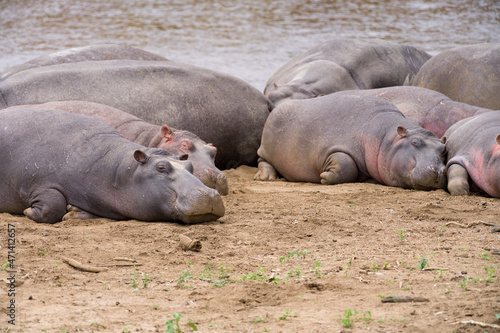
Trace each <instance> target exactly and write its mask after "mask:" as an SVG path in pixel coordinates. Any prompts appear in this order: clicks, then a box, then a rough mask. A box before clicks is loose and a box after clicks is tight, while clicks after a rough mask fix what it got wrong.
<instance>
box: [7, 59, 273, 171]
mask: <svg viewBox="0 0 500 333" xmlns="http://www.w3.org/2000/svg"><path fill="white" fill-rule="evenodd" d="M68 100H81V101H89V102H95V103H100V104H105V105H109V106H112V107H115V108H117V109H119V110H122V111H125V112H128V113H130V114H132V115H134V116H136V117H139V118H140V119H143V120H145V121H147V122H149V123H152V124H156V125H162V124H169V125H170V126H172V127H174V128H180V129H183V130H187V131H190V132H192V133H195V134H196V135H198V136H199V137H200V138H201V139H202V140H204V141H205V142H209V143H212V144H213V145H214V146H215V147H217V149H218V153H217V156H216V158H215V164H216V166H217V167H218V168H219V169H228V168H232V167H236V166H238V165H241V164H248V165H253V164H255V165H256V163H257V149H258V147H259V144H260V138H261V134H262V128H263V126H264V123H265V120H266V119H267V116H268V115H269V111H270V110H271V108H272V104H271V103H270V101H269V100H268V99H267V98H266V97H265V96H264V95H263V94H262V93H260V92H259V91H258V90H257V89H255V88H253V87H252V86H250V85H249V84H247V83H245V82H243V81H242V80H239V79H237V78H235V77H232V76H229V75H226V74H222V73H218V72H215V71H211V70H208V69H203V68H199V67H196V66H191V65H185V64H181V63H175V62H172V61H140V60H107V61H85V62H76V63H66V64H56V65H52V66H44V67H37V68H31V69H27V70H23V71H21V72H18V73H16V74H14V75H12V76H10V77H8V78H7V79H5V80H3V81H0V107H3V108H5V107H8V106H15V105H26V104H40V103H46V102H50V101H68Z"/></svg>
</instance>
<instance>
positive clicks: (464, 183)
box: [445, 111, 500, 198]
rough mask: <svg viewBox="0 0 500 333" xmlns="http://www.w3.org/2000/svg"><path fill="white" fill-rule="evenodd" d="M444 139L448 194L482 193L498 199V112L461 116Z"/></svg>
mask: <svg viewBox="0 0 500 333" xmlns="http://www.w3.org/2000/svg"><path fill="white" fill-rule="evenodd" d="M445 138H446V150H447V152H448V162H447V163H446V169H447V173H448V191H449V192H450V194H452V195H468V194H470V192H482V193H487V194H489V195H490V196H492V197H496V198H500V173H499V170H500V112H497V111H492V112H485V113H481V114H478V115H476V116H473V117H470V118H467V119H463V120H461V121H459V122H457V123H456V124H454V125H453V126H451V127H450V128H449V129H448V130H447V131H446V133H445Z"/></svg>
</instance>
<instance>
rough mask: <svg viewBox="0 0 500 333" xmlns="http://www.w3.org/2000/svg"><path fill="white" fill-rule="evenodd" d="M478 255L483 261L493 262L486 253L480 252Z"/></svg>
mask: <svg viewBox="0 0 500 333" xmlns="http://www.w3.org/2000/svg"><path fill="white" fill-rule="evenodd" d="M479 255H480V256H481V258H483V259H484V260H493V258H492V257H490V256H489V255H488V252H486V251H483V252H481V253H480V254H479Z"/></svg>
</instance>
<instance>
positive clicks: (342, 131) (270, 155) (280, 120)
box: [255, 93, 446, 190]
mask: <svg viewBox="0 0 500 333" xmlns="http://www.w3.org/2000/svg"><path fill="white" fill-rule="evenodd" d="M444 152H445V146H444V144H443V143H442V141H441V140H439V139H438V138H436V137H435V136H434V135H433V134H432V133H431V132H430V131H428V130H426V129H423V128H421V127H420V126H418V125H416V124H415V123H414V122H412V121H410V120H408V119H406V118H405V117H404V116H403V114H402V113H401V112H400V111H399V110H398V109H397V108H396V107H395V106H394V105H392V104H391V103H389V102H387V101H384V100H383V99H381V98H375V97H368V96H350V95H339V94H336V93H335V94H331V95H326V96H322V97H317V98H313V99H304V100H293V101H287V102H283V103H281V104H280V105H278V106H277V107H276V108H275V109H274V110H273V112H271V115H270V116H269V118H268V119H267V122H266V125H265V126H264V132H263V134H262V143H261V146H260V148H259V150H258V154H259V157H260V159H259V170H258V172H257V174H256V175H255V179H258V180H268V179H276V178H277V172H278V173H280V174H281V175H282V176H283V177H285V178H286V179H287V180H289V181H299V182H313V183H322V184H339V183H349V182H358V181H366V180H375V181H376V182H378V183H380V184H385V185H389V186H397V187H404V188H413V189H421V190H431V189H438V188H444V187H445V185H446V176H445V172H444V169H445V167H444V159H445V156H444Z"/></svg>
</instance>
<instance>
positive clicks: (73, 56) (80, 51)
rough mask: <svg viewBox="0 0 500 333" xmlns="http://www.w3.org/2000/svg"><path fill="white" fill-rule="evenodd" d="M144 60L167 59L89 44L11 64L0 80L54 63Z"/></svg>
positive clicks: (130, 49)
mask: <svg viewBox="0 0 500 333" xmlns="http://www.w3.org/2000/svg"><path fill="white" fill-rule="evenodd" d="M117 59H128V60H145V61H164V60H167V59H165V58H164V57H162V56H159V55H157V54H154V53H151V52H148V51H144V50H141V49H138V48H135V47H130V46H125V45H117V44H100V45H89V46H83V47H75V48H71V49H67V50H63V51H59V52H55V53H50V54H47V55H43V56H40V57H37V58H35V59H32V60H30V61H28V62H25V63H23V64H20V65H17V66H12V67H10V68H7V69H6V70H4V71H3V72H1V73H0V80H4V79H6V78H8V77H9V76H12V75H14V74H16V73H18V72H21V71H24V70H27V69H30V68H36V67H44V66H51V65H56V64H66V63H73V62H81V61H103V60H117Z"/></svg>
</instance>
